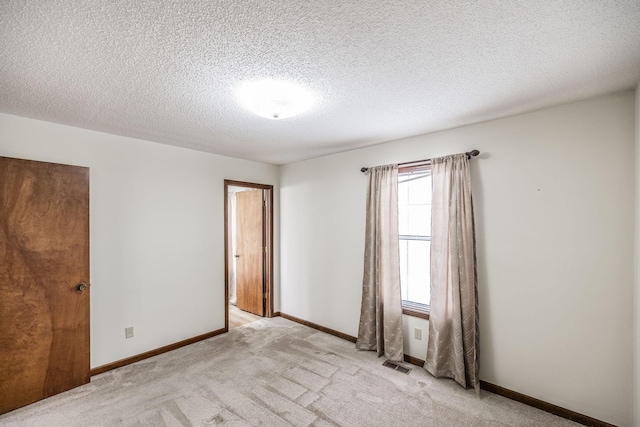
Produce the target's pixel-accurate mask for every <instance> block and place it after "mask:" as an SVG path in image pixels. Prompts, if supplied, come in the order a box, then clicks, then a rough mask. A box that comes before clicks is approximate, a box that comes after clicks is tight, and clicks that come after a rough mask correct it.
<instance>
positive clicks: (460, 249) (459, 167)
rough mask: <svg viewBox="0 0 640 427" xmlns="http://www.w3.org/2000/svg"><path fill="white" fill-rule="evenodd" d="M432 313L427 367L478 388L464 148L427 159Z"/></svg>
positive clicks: (470, 214)
mask: <svg viewBox="0 0 640 427" xmlns="http://www.w3.org/2000/svg"><path fill="white" fill-rule="evenodd" d="M431 164H432V170H431V174H432V175H431V176H432V186H433V201H432V203H433V205H432V223H431V224H432V225H431V228H432V232H431V313H430V318H429V343H428V345H427V357H426V362H425V364H424V367H425V369H426V370H427V371H428V372H430V373H431V374H432V375H434V376H436V377H446V378H453V379H454V380H455V381H456V382H458V383H459V384H460V385H461V386H463V387H465V388H467V387H473V388H475V389H476V390H479V387H480V384H479V379H478V371H479V357H478V338H479V335H478V297H477V294H478V292H477V287H478V285H477V272H476V251H475V230H474V222H473V202H472V199H471V179H470V174H469V159H468V158H467V155H466V154H456V155H453V156H446V157H440V158H436V159H432V160H431Z"/></svg>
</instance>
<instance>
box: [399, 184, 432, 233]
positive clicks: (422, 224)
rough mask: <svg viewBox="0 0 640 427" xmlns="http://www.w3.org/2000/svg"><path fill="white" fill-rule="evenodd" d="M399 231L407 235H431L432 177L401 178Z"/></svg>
mask: <svg viewBox="0 0 640 427" xmlns="http://www.w3.org/2000/svg"><path fill="white" fill-rule="evenodd" d="M398 229H399V233H400V234H405V235H414V236H430V235H431V175H424V174H422V175H419V174H414V175H412V174H402V175H401V176H400V177H399V184H398Z"/></svg>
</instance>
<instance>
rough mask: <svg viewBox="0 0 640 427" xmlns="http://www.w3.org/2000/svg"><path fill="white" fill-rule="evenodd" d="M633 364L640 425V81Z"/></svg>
mask: <svg viewBox="0 0 640 427" xmlns="http://www.w3.org/2000/svg"><path fill="white" fill-rule="evenodd" d="M635 263H636V265H635V266H636V268H635V305H634V313H635V334H634V336H635V365H634V368H635V369H634V380H635V382H634V389H633V391H634V394H633V413H634V420H635V424H634V425H635V426H636V427H640V83H638V86H637V87H636V242H635Z"/></svg>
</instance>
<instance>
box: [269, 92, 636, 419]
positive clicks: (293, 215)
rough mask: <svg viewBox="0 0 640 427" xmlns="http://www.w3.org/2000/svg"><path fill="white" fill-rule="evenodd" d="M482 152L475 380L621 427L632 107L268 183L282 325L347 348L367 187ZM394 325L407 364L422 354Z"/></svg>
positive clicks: (481, 128)
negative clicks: (276, 233) (382, 170)
mask: <svg viewBox="0 0 640 427" xmlns="http://www.w3.org/2000/svg"><path fill="white" fill-rule="evenodd" d="M471 149H479V150H480V151H481V152H482V154H481V156H480V158H476V159H474V160H473V161H472V174H473V176H472V178H473V194H474V200H475V209H476V224H477V258H478V263H479V271H478V272H479V298H480V322H481V323H480V334H481V335H480V343H481V350H480V352H481V353H480V354H481V370H480V378H481V379H483V380H485V381H488V382H491V383H494V384H497V385H500V386H502V387H506V388H508V389H511V390H515V391H517V392H520V393H524V394H526V395H529V396H533V397H535V398H538V399H541V400H543V401H547V402H550V403H553V404H556V405H559V406H561V407H564V408H568V409H571V410H574V411H577V412H579V413H582V414H586V415H589V416H592V417H594V418H597V419H601V420H604V421H608V422H611V423H614V424H617V425H620V426H629V425H631V423H632V406H633V404H632V391H633V376H632V375H631V372H632V371H633V356H632V355H633V338H634V337H633V290H634V285H633V275H634V256H633V248H634V211H635V207H634V188H635V178H634V156H635V155H634V93H633V92H624V93H618V94H614V95H611V96H606V97H602V98H597V99H592V100H588V101H584V102H580V103H576V104H570V105H563V106H559V107H556V108H550V109H545V110H541V111H537V112H533V113H529V114H524V115H519V116H514V117H510V118H505V119H501V120H495V121H491V122H486V123H481V124H477V125H473V126H467V127H463V128H458V129H454V130H449V131H444V132H439V133H434V134H429V135H423V136H418V137H414V138H409V139H405V140H401V141H395V142H391V143H387V144H382V145H378V146H374V147H369V148H365V149H360V150H355V151H351V152H347V153H342V154H338V155H333V156H327V157H323V158H318V159H314V160H309V161H304V162H299V163H294V164H290V165H286V166H283V167H282V171H281V181H280V183H281V226H282V230H281V242H282V243H281V293H282V296H281V310H282V311H283V312H284V313H288V314H291V315H294V316H297V317H300V318H303V319H306V320H309V321H311V322H315V323H318V324H321V325H324V326H327V327H330V328H333V329H336V330H338V331H341V332H344V333H347V334H350V335H356V334H357V330H358V318H359V311H360V298H361V282H362V258H363V252H364V249H363V246H364V212H365V192H366V186H365V185H366V176H365V175H364V174H362V173H361V172H360V171H359V169H360V167H362V166H373V165H378V164H387V163H393V162H403V161H411V160H417V159H424V158H430V157H435V156H440V155H445V154H451V153H458V152H464V151H468V150H471ZM420 326H422V328H423V333H424V335H426V331H427V330H428V327H427V322H426V321H422V320H419V319H412V320H411V323H410V324H408V325H405V329H406V331H405V335H407V334H410V336H409V337H405V341H406V342H407V347H406V350H407V353H408V354H410V355H411V356H414V357H418V358H421V359H424V357H425V355H426V350H425V349H426V340H422V341H419V342H418V341H415V340H414V339H413V328H414V327H420Z"/></svg>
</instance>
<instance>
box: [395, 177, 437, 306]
mask: <svg viewBox="0 0 640 427" xmlns="http://www.w3.org/2000/svg"><path fill="white" fill-rule="evenodd" d="M398 230H399V238H400V281H401V287H402V308H403V311H404V312H405V314H410V315H417V316H420V315H423V316H428V313H429V304H430V302H431V290H430V266H431V262H430V251H431V166H429V165H427V166H425V165H422V166H413V167H406V168H401V169H399V170H398Z"/></svg>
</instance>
